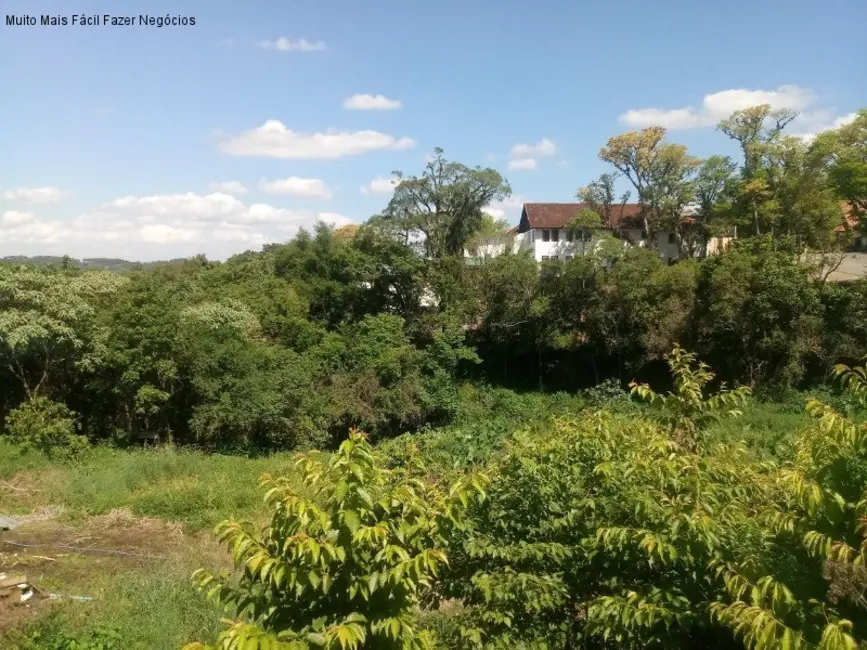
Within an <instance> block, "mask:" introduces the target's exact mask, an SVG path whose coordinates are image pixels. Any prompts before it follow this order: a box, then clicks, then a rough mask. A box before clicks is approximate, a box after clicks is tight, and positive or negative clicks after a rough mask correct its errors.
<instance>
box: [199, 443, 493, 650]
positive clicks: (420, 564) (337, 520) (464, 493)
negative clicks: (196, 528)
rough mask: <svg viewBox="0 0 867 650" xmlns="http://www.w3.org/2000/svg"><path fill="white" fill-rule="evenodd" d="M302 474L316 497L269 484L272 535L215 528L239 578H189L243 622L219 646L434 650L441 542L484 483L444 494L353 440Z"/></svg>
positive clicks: (234, 525) (307, 459)
mask: <svg viewBox="0 0 867 650" xmlns="http://www.w3.org/2000/svg"><path fill="white" fill-rule="evenodd" d="M297 466H298V467H299V468H300V469H301V471H302V473H303V475H304V478H305V482H306V483H307V484H308V485H309V486H311V487H313V489H314V492H315V495H314V497H313V498H310V499H308V498H305V497H302V496H300V495H299V494H298V493H297V492H296V491H295V490H294V489H293V488H292V486H291V484H289V483H287V482H286V481H285V480H284V479H276V480H275V479H272V478H270V477H268V476H266V477H264V478H263V480H262V486H263V487H265V488H267V492H266V495H265V500H266V503H267V504H268V505H269V506H270V507H271V509H272V510H273V514H272V518H271V521H270V523H269V525H268V526H266V527H265V528H264V529H263V530H262V531H261V532H256V531H255V530H254V529H253V527H252V526H251V525H250V524H247V523H239V522H235V521H226V522H224V523H222V524H220V525H219V526H218V528H217V533H218V536H219V538H220V540H221V541H222V542H224V543H225V544H226V545H227V546H228V548H229V550H230V551H231V552H232V554H233V560H234V563H235V567H236V569H238V571H239V572H240V575H239V578H238V579H237V580H236V581H232V580H231V578H230V577H229V576H226V575H220V576H214V575H212V574H210V573H208V572H206V571H199V572H197V574H196V576H195V578H196V579H197V580H198V582H199V585H200V587H201V588H202V589H204V590H207V591H208V593H209V595H210V596H212V597H214V598H215V599H217V600H218V601H219V602H221V603H222V604H224V605H226V606H228V607H231V608H234V610H235V611H236V613H237V614H238V616H239V619H238V620H236V621H234V622H230V623H229V625H228V627H227V629H226V630H224V631H223V632H222V633H221V634H220V636H219V637H218V639H217V644H216V646H214V647H219V648H243V650H256V649H259V648H262V649H263V650H264V649H265V648H281V649H285V650H309V649H313V648H326V649H337V648H340V649H343V650H349V649H353V648H362V647H364V648H382V649H385V650H388V649H395V650H397V649H398V648H400V649H405V650H410V649H417V650H426V649H429V648H433V647H434V639H433V636H432V635H431V633H430V632H428V631H426V630H422V629H420V627H419V625H418V621H417V615H418V610H419V607H420V606H421V604H422V603H423V602H425V601H426V600H427V599H428V598H429V596H430V593H431V589H432V587H433V585H434V582H435V581H436V579H437V576H438V574H439V573H440V570H441V568H442V566H443V565H445V564H446V563H447V558H446V555H445V552H444V550H443V549H444V547H445V545H446V538H447V537H449V536H450V535H451V534H452V533H453V532H454V531H455V529H458V528H460V527H461V526H462V525H463V513H464V511H465V509H466V507H467V506H468V505H469V502H470V500H471V499H473V498H475V497H476V496H480V495H481V494H482V489H483V485H482V482H483V478H482V477H477V476H467V477H466V478H465V479H463V480H462V481H460V482H459V483H456V484H454V485H453V486H452V487H451V488H450V489H449V490H448V491H443V490H441V489H440V488H439V487H437V486H435V485H432V484H430V483H427V482H424V481H422V480H420V479H418V478H416V471H417V470H418V469H420V468H417V467H413V466H412V465H409V466H407V467H405V468H401V469H396V470H387V469H384V468H383V465H382V463H381V461H380V459H379V458H378V457H377V456H376V455H375V453H374V451H373V449H372V447H371V445H370V444H369V443H368V441H367V440H366V438H365V437H364V436H362V435H361V434H358V433H354V434H353V435H351V436H350V438H349V439H348V440H346V441H345V442H344V443H343V444H342V445H341V446H340V450H339V451H338V453H337V454H335V455H334V456H333V457H332V458H331V459H330V460H329V461H328V463H327V464H324V463H322V462H321V461H320V460H318V459H317V458H316V457H315V456H314V455H300V456H299V458H298V461H297ZM207 647H208V646H203V645H201V644H198V643H195V644H191V645H188V646H186V649H187V650H195V649H200V650H203V649H204V648H207Z"/></svg>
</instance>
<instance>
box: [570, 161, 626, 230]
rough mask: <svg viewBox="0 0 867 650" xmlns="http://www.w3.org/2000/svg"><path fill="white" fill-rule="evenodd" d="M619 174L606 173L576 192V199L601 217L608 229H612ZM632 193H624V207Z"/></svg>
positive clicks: (621, 199) (622, 201)
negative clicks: (615, 188)
mask: <svg viewBox="0 0 867 650" xmlns="http://www.w3.org/2000/svg"><path fill="white" fill-rule="evenodd" d="M619 176H620V174H619V173H614V174H612V173H610V172H606V173H604V174H600V175H599V178H597V179H596V180H593V181H590V183H588V184H587V185H585V186H584V187H579V188H578V192H576V195H575V196H576V198H577V199H578V200H579V201H581V202H582V203H586V204H587V207H588V208H590V209H591V210H593V211H594V212H595V213H596V214H598V215H599V218H600V219H601V220H602V225H603V226H604V227H606V228H610V227H611V217H612V214H613V207H614V203H615V200H616V199H615V190H614V185H615V183H616V182H617V179H618V178H619ZM629 197H630V193H629V192H624V193H623V194H622V195H621V196H620V199H619V203H620V204H621V205H622V204H624V203H626V202H627V201H629Z"/></svg>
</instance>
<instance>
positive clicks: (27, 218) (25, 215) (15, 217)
mask: <svg viewBox="0 0 867 650" xmlns="http://www.w3.org/2000/svg"><path fill="white" fill-rule="evenodd" d="M35 220H36V215H35V214H33V213H32V212H18V211H17V210H6V212H4V213H3V215H2V218H0V224H2V225H3V226H8V227H10V228H11V227H18V226H21V225H23V224H25V223H29V222H31V221H35Z"/></svg>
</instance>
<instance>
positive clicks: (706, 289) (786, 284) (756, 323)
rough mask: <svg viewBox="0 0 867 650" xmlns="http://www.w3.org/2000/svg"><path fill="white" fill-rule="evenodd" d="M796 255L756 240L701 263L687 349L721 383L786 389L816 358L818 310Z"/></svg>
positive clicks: (789, 247) (786, 246)
mask: <svg viewBox="0 0 867 650" xmlns="http://www.w3.org/2000/svg"><path fill="white" fill-rule="evenodd" d="M799 253H800V250H799V248H798V247H797V246H796V245H795V244H794V243H793V242H792V241H790V240H786V239H782V238H780V239H777V240H774V239H772V238H771V237H770V235H762V236H761V237H751V238H749V239H746V240H740V241H736V242H734V244H733V245H732V246H731V247H730V248H729V250H727V251H726V252H725V253H724V254H722V255H717V256H713V257H710V258H708V259H707V260H705V261H704V262H703V263H702V265H701V268H700V272H699V279H698V287H697V295H696V311H695V316H694V319H695V320H694V322H695V326H696V337H697V341H696V345H695V349H696V351H698V352H699V353H700V354H701V356H702V357H703V358H705V359H707V360H708V362H709V363H711V365H712V366H713V367H714V368H715V369H716V370H717V372H718V373H719V374H720V376H722V377H723V378H724V379H726V380H728V381H729V382H732V381H734V380H736V379H740V381H743V382H744V383H746V384H749V385H753V386H755V385H757V384H765V386H771V385H772V386H775V387H776V388H778V389H783V388H788V387H789V386H791V385H793V384H794V383H795V382H797V381H799V380H800V379H801V378H802V377H803V376H804V372H805V368H806V366H807V364H808V360H810V359H815V358H816V355H818V354H819V352H820V349H821V348H820V340H821V339H820V336H821V331H822V326H821V313H822V310H821V303H820V301H819V295H818V291H817V287H816V286H815V285H814V283H813V282H811V280H810V278H809V270H808V269H806V268H804V267H803V266H802V265H801V264H800V263H799V260H798V257H799Z"/></svg>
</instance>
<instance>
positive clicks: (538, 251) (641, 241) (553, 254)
mask: <svg viewBox="0 0 867 650" xmlns="http://www.w3.org/2000/svg"><path fill="white" fill-rule="evenodd" d="M621 233H622V234H623V235H625V236H626V237H628V238H629V241H631V242H633V244H636V245H638V246H640V247H642V248H647V247H651V246H652V247H653V249H654V250H655V251H656V252H657V253H658V254H659V257H660V258H661V259H662V260H663V262H666V263H668V262H671V261H672V260H676V259H678V257H679V251H678V248H677V243H676V241H674V242H669V231H667V230H663V231H660V232H659V235H658V238H657V240H656V244H655V245H652V244H651V242H650V241H649V240H648V239H647V238H643V237H642V234H643V231H642V230H641V229H640V228H626V229H623V230H622V231H621ZM733 240H734V238H733V237H714V238H712V239H711V240H710V241H709V242H708V255H713V254H716V253H718V252H720V251H721V250H723V249H725V248H726V247H727V246H729V245H730V244H731V242H732V241H733ZM599 241H600V238H598V237H597V238H593V239H592V240H590V241H579V240H573V241H571V242H570V241H567V239H566V230H564V229H560V230H558V238H557V241H543V240H542V231H541V230H540V229H536V230H528V231H526V232H523V233H519V234H516V235H515V236H514V242H513V243H512V246H511V249H512V252H513V253H519V252H521V251H530V253H531V255H532V257H533V259H535V260H536V261H537V262H543V261H546V258H547V259H549V260H553V259H559V260H561V261H566V259H567V258H571V257H577V256H579V255H586V254H588V253H589V252H591V251H592V250H594V249H595V248H596V247H597V246H598V245H599ZM624 245H629V244H628V242H627V241H624ZM507 248H509V245H508V244H507V243H497V244H486V245H483V246H481V247H479V249H478V251H476V254H475V255H470V254H469V253H465V255H466V256H467V257H474V258H476V259H486V258H492V257H497V256H498V255H502V254H503V253H505V252H506V249H507Z"/></svg>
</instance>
